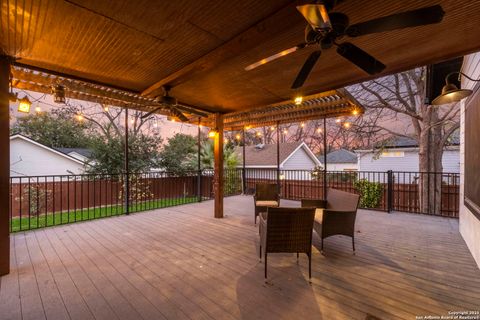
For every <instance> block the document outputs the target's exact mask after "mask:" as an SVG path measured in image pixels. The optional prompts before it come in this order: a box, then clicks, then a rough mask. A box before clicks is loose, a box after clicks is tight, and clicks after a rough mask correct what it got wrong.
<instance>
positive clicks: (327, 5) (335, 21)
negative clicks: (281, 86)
mask: <svg viewBox="0 0 480 320" xmlns="http://www.w3.org/2000/svg"><path fill="white" fill-rule="evenodd" d="M338 2H340V1H315V2H314V3H313V4H304V5H300V6H297V10H298V11H299V12H300V13H301V14H302V15H303V17H304V18H305V20H307V22H308V24H307V26H306V28H305V42H303V43H300V44H298V45H296V46H294V47H292V48H289V49H286V50H283V51H281V52H279V53H277V54H274V55H272V56H270V57H267V58H265V59H262V60H260V61H257V62H255V63H253V64H251V65H249V66H247V67H246V68H245V70H247V71H249V70H252V69H255V68H257V67H259V66H261V65H263V64H266V63H268V62H271V61H273V60H276V59H278V58H281V57H284V56H286V55H288V54H290V53H293V52H295V51H297V50H300V49H304V48H306V47H309V46H312V45H319V49H318V50H316V51H314V52H312V53H311V54H310V56H309V57H308V58H307V60H306V61H305V63H304V65H303V67H302V68H301V69H300V72H299V73H298V75H297V77H296V78H295V81H294V82H293V84H292V87H291V88H292V89H297V88H300V87H301V86H303V84H304V83H305V80H307V77H308V75H309V74H310V72H311V71H312V69H313V67H314V66H315V64H316V62H317V61H318V59H319V58H320V55H321V53H322V49H323V50H325V49H330V48H331V47H333V46H336V47H337V53H338V54H339V55H341V56H342V57H344V58H345V59H347V60H348V61H350V62H351V63H353V64H354V65H356V66H357V67H359V68H360V69H362V70H363V71H365V72H367V73H368V74H370V75H374V74H377V73H380V72H382V71H383V70H384V69H385V67H386V66H385V65H384V64H383V63H382V62H380V61H379V60H377V59H375V58H374V57H373V56H371V55H370V54H368V53H367V52H365V51H364V50H362V49H360V48H359V47H357V46H356V45H354V44H352V43H350V42H341V43H339V42H338V40H341V39H343V38H344V37H352V38H355V37H359V36H363V35H367V34H372V33H379V32H385V31H392V30H397V29H403V28H408V27H416V26H423V25H428V24H433V23H439V22H440V21H442V19H443V16H444V14H445V12H444V11H443V9H442V7H441V6H440V5H434V6H430V7H424V8H420V9H417V10H411V11H406V12H402V13H396V14H392V15H389V16H385V17H381V18H376V19H373V20H369V21H365V22H360V23H356V24H353V25H349V18H348V16H347V15H345V14H343V13H340V12H330V10H331V9H332V8H333V6H334V5H335V4H336V3H338Z"/></svg>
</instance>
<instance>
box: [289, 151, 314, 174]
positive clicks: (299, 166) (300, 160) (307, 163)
mask: <svg viewBox="0 0 480 320" xmlns="http://www.w3.org/2000/svg"><path fill="white" fill-rule="evenodd" d="M315 165H316V164H315V162H314V161H313V160H312V158H311V157H310V156H309V155H308V154H307V152H306V151H305V149H303V148H300V149H298V150H297V151H296V152H295V153H293V154H292V156H291V157H290V158H288V159H287V160H286V161H285V162H284V163H283V164H282V166H281V167H280V169H283V170H309V171H310V170H312V169H313V168H315Z"/></svg>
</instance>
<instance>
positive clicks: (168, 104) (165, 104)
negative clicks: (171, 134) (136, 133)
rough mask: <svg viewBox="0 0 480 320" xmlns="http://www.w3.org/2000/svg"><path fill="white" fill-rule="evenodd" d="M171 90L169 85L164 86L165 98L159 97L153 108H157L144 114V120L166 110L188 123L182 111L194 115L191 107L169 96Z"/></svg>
mask: <svg viewBox="0 0 480 320" xmlns="http://www.w3.org/2000/svg"><path fill="white" fill-rule="evenodd" d="M170 89H171V87H170V86H167V85H165V86H163V96H158V97H156V98H155V100H154V101H155V105H153V106H154V107H156V108H155V109H153V110H151V111H149V112H148V113H146V114H144V115H143V116H142V119H146V118H148V117H150V116H151V115H152V114H154V113H155V112H157V111H159V110H166V111H168V112H169V113H170V115H171V116H173V117H176V118H178V119H179V120H180V121H182V122H187V121H188V118H187V117H186V116H185V115H184V114H183V113H182V111H180V110H183V111H187V112H190V113H192V111H191V110H190V107H188V106H183V105H181V104H179V103H178V101H177V99H176V98H174V97H172V96H170V94H169V92H170ZM195 113H197V114H198V112H195ZM202 115H203V114H202Z"/></svg>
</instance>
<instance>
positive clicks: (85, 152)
mask: <svg viewBox="0 0 480 320" xmlns="http://www.w3.org/2000/svg"><path fill="white" fill-rule="evenodd" d="M55 149H56V150H58V151H60V152H61V153H65V154H66V155H69V156H70V157H73V158H75V159H77V160H80V161H82V162H83V163H87V162H89V161H90V159H91V158H92V150H90V149H86V148H55Z"/></svg>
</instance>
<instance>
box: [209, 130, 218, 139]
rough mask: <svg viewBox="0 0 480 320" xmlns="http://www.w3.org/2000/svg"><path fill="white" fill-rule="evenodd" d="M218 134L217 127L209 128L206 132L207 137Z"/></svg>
mask: <svg viewBox="0 0 480 320" xmlns="http://www.w3.org/2000/svg"><path fill="white" fill-rule="evenodd" d="M217 134H218V129H216V128H215V129H210V131H209V132H208V137H209V138H215V137H216V136H217Z"/></svg>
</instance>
